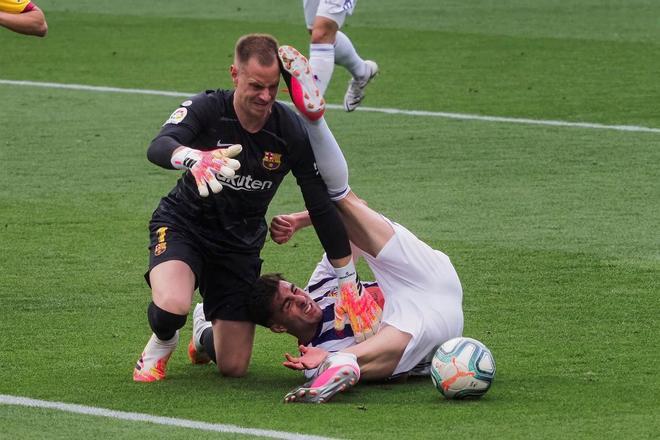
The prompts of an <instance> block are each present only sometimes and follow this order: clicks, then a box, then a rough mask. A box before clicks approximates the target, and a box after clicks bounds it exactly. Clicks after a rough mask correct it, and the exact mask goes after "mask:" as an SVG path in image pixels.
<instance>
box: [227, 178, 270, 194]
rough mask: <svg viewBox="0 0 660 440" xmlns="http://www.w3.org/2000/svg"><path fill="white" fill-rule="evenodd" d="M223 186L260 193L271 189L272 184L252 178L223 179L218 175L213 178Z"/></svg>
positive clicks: (268, 181)
mask: <svg viewBox="0 0 660 440" xmlns="http://www.w3.org/2000/svg"><path fill="white" fill-rule="evenodd" d="M215 177H216V178H217V179H218V180H219V181H220V182H221V183H222V184H223V185H224V186H228V187H229V188H232V189H235V190H238V191H262V190H267V189H271V188H272V187H273V182H272V181H271V180H259V179H253V178H252V176H234V177H224V176H222V175H220V174H217V175H216V176H215Z"/></svg>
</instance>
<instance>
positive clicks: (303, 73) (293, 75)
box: [277, 46, 325, 121]
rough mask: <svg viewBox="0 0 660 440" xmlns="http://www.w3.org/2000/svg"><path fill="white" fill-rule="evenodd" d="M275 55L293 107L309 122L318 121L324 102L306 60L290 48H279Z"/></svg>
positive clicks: (323, 110) (323, 109) (321, 114)
mask: <svg viewBox="0 0 660 440" xmlns="http://www.w3.org/2000/svg"><path fill="white" fill-rule="evenodd" d="M277 54H278V56H279V59H280V71H281V72H282V77H283V78H284V82H286V86H287V88H288V89H289V95H290V96H291V101H292V102H293V105H295V106H296V108H297V109H298V111H299V112H300V113H302V115H303V116H305V117H306V118H307V119H309V120H310V121H316V120H318V119H320V118H321V117H322V116H323V112H325V100H324V99H323V95H322V94H321V90H319V88H318V87H317V85H316V81H315V80H314V74H313V73H312V68H311V67H310V66H309V62H308V61H307V58H305V56H304V55H303V54H301V53H300V52H299V51H298V50H297V49H295V48H294V47H291V46H280V48H279V49H278V51H277Z"/></svg>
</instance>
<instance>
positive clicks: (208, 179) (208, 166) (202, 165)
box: [171, 145, 242, 197]
mask: <svg viewBox="0 0 660 440" xmlns="http://www.w3.org/2000/svg"><path fill="white" fill-rule="evenodd" d="M241 150H242V147H241V146H240V145H232V146H230V147H228V148H217V149H215V150H210V151H201V150H194V149H192V148H188V147H183V148H180V149H179V150H178V151H177V152H176V153H174V154H173V155H172V160H171V162H172V166H174V168H176V169H179V170H190V172H191V173H192V175H193V177H194V178H195V182H196V183H197V190H198V191H199V195H200V196H202V197H208V195H209V189H208V188H211V191H212V192H213V193H216V194H217V193H219V192H220V191H222V185H221V184H220V182H218V179H217V178H216V174H221V175H222V176H224V177H229V178H231V177H234V174H235V171H236V170H237V169H239V168H240V167H241V163H240V162H239V161H237V160H236V159H231V158H232V157H235V156H237V155H238V154H239V153H240V152H241ZM207 185H208V187H207Z"/></svg>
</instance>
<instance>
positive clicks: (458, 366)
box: [431, 337, 495, 399]
mask: <svg viewBox="0 0 660 440" xmlns="http://www.w3.org/2000/svg"><path fill="white" fill-rule="evenodd" d="M494 377H495V359H493V355H492V353H491V352H490V350H489V349H488V348H487V347H486V346H485V345H484V344H482V343H481V342H479V341H477V340H476V339H472V338H464V337H458V338H454V339H450V340H449V341H447V342H445V343H444V344H442V345H441V346H440V347H439V348H438V350H437V351H436V352H435V355H434V356H433V362H432V363H431V379H432V380H433V385H435V387H436V388H437V390H438V391H440V393H441V394H442V395H443V396H445V397H446V398H447V399H465V398H477V397H481V396H483V395H484V394H486V391H488V389H489V388H490V385H491V383H492V382H493V378H494Z"/></svg>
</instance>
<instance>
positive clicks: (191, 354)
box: [188, 303, 212, 365]
mask: <svg viewBox="0 0 660 440" xmlns="http://www.w3.org/2000/svg"><path fill="white" fill-rule="evenodd" d="M211 326H212V324H211V323H210V322H209V321H207V320H206V318H205V317H204V304H202V303H199V304H197V305H196V306H195V310H193V332H192V338H190V343H189V344H188V358H189V359H190V362H192V363H193V364H195V365H197V364H208V363H209V362H211V358H210V357H209V355H208V354H206V350H204V346H203V345H202V333H204V330H206V329H207V328H209V327H211Z"/></svg>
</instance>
